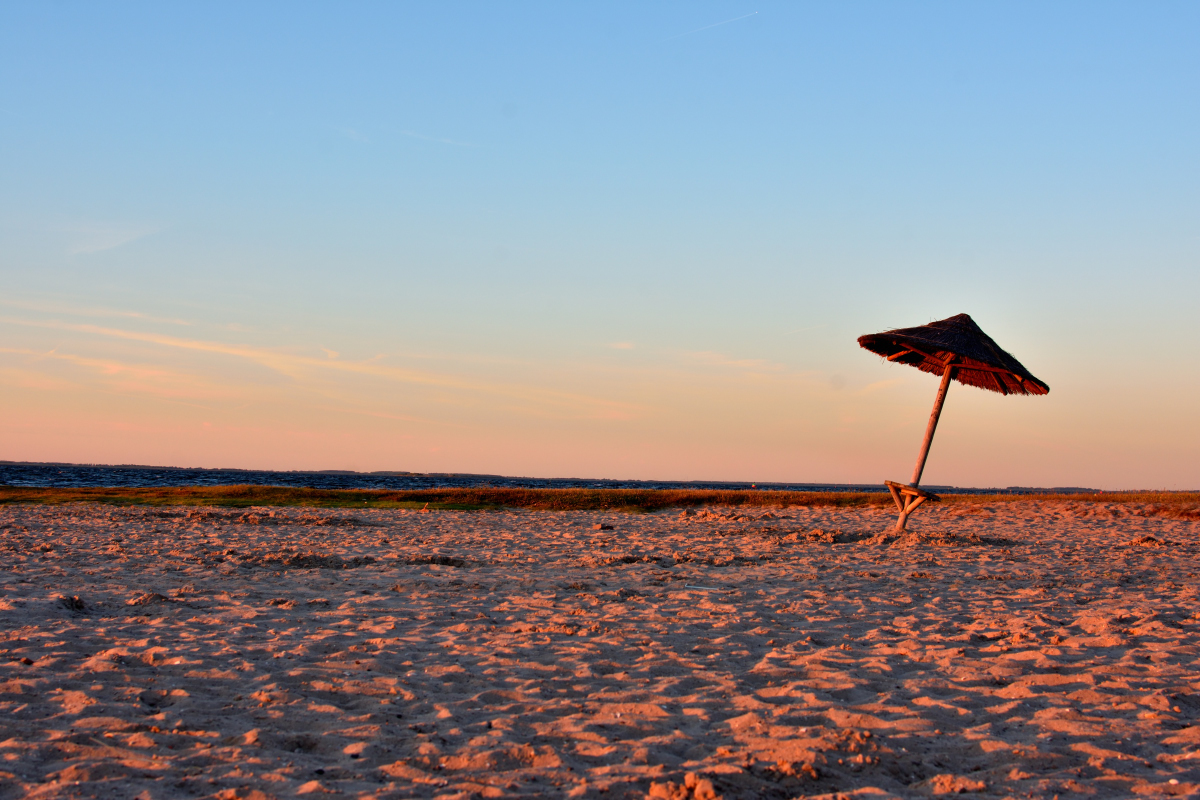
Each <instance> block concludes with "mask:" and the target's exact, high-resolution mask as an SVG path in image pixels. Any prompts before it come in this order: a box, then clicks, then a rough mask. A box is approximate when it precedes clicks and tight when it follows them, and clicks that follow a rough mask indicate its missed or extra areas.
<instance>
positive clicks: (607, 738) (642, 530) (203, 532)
mask: <svg viewBox="0 0 1200 800" xmlns="http://www.w3.org/2000/svg"><path fill="white" fill-rule="evenodd" d="M891 520H892V515H891V514H890V513H887V512H885V511H883V510H880V509H848V510H838V509H832V508H786V509H779V508H776V509H771V508H755V509H742V510H733V509H728V508H705V509H700V510H699V511H695V510H693V511H687V512H682V513H681V512H680V511H679V510H674V511H664V512H658V513H652V514H621V513H596V512H579V511H576V512H541V511H526V510H516V511H484V512H451V511H436V512H429V513H419V512H417V511H410V510H377V509H363V510H356V509H304V508H274V509H272V508H253V509H248V510H246V509H230V508H200V509H195V508H185V507H165V508H141V507H111V506H102V505H80V504H71V505H64V506H57V507H54V506H33V505H30V506H22V505H10V506H5V507H2V508H0V545H2V547H3V549H2V550H0V558H2V559H3V562H2V563H3V571H2V572H0V580H2V581H3V586H2V589H0V627H2V630H0V634H2V639H3V641H2V643H0V669H2V670H3V673H2V678H0V754H2V756H3V762H2V763H0V798H3V799H5V800H7V798H17V797H38V798H42V797H47V798H48V797H55V798H57V797H81V798H82V797H88V798H93V797H114V798H169V797H181V798H191V797H216V798H222V800H232V798H265V797H288V796H294V795H313V796H321V795H324V794H333V795H345V796H353V797H380V798H385V797H462V798H467V797H534V796H551V797H553V796H564V797H606V798H616V797H645V796H651V797H662V798H685V797H689V798H691V797H694V798H714V797H726V798H735V797H766V798H775V797H778V798H790V797H822V796H825V797H840V796H850V797H862V798H872V799H874V798H886V797H892V796H896V797H925V796H931V795H939V794H953V793H968V795H969V796H978V797H1013V798H1026V797H1033V798H1047V800H1049V798H1053V797H1055V796H1058V797H1063V798H1065V797H1069V796H1076V795H1078V796H1090V797H1129V796H1133V795H1144V796H1148V797H1157V796H1189V797H1190V796H1195V795H1197V794H1200V790H1198V786H1200V723H1198V722H1197V717H1198V716H1200V661H1198V660H1197V659H1198V657H1200V648H1198V647H1197V644H1198V639H1197V631H1198V629H1200V602H1198V598H1197V592H1196V572H1197V563H1196V556H1197V553H1198V547H1197V544H1198V542H1200V538H1198V534H1200V521H1198V520H1197V519H1195V518H1189V517H1188V516H1187V515H1180V514H1178V513H1177V512H1174V511H1171V510H1169V509H1164V508H1160V507H1156V506H1152V505H1132V504H1126V505H1121V504H1111V503H1093V502H1087V501H1072V500H1069V499H1064V500H1062V501H1023V502H1012V503H995V504H983V503H979V504H946V505H942V506H936V505H935V506H932V507H929V508H927V509H924V508H923V509H922V510H921V511H920V512H919V513H918V514H917V515H916V516H915V517H914V518H913V520H912V522H911V524H910V535H908V536H906V537H904V538H902V539H900V540H896V541H893V540H892V539H891V537H879V536H874V534H877V533H878V532H880V531H883V530H885V529H886V528H888V526H889V525H890V522H891ZM609 526H611V527H609Z"/></svg>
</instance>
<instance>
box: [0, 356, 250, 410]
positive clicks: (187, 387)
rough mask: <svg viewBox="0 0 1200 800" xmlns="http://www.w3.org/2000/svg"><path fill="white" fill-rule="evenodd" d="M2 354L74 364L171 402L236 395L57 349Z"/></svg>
mask: <svg viewBox="0 0 1200 800" xmlns="http://www.w3.org/2000/svg"><path fill="white" fill-rule="evenodd" d="M0 353H5V354H9V355H18V356H25V357H26V363H33V364H36V363H38V362H40V361H57V362H62V363H67V364H71V365H73V366H76V367H80V368H82V369H85V370H88V371H90V372H95V373H99V374H101V375H103V376H105V377H107V378H110V379H112V383H111V386H112V388H115V389H119V390H123V391H134V392H137V393H139V394H148V395H153V396H155V397H161V398H168V399H172V400H178V399H181V398H185V397H188V398H194V397H197V396H198V395H206V396H209V397H212V396H217V395H224V396H232V395H234V394H236V392H235V391H234V390H233V389H231V388H229V387H222V386H220V385H218V384H215V383H213V382H212V381H209V380H207V379H205V378H203V377H201V376H197V375H192V374H188V373H184V372H177V371H175V370H169V369H163V368H162V367H158V366H153V365H148V364H131V363H126V362H123V361H117V360H115V359H111V358H91V357H88V356H81V355H76V354H73V353H60V352H58V350H57V349H55V350H51V351H49V352H39V351H37V350H30V349H27V348H16V347H0Z"/></svg>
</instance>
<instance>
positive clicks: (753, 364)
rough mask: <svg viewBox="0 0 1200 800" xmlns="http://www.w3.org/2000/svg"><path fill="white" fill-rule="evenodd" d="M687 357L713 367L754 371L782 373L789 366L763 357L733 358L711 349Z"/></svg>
mask: <svg viewBox="0 0 1200 800" xmlns="http://www.w3.org/2000/svg"><path fill="white" fill-rule="evenodd" d="M687 357H688V358H690V359H691V360H692V361H698V362H700V363H701V364H707V365H709V366H713V367H731V368H734V369H743V370H752V371H754V372H776V373H780V372H786V371H787V367H785V366H784V365H783V364H776V363H774V362H771V361H766V360H764V359H761V358H731V357H730V356H727V355H725V354H723V353H715V352H712V351H710V350H702V351H699V352H691V353H687Z"/></svg>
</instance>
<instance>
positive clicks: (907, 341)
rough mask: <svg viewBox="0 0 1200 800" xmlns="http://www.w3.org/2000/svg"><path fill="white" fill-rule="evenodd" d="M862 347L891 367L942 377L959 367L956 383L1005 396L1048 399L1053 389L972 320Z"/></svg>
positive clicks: (878, 336) (961, 317)
mask: <svg viewBox="0 0 1200 800" xmlns="http://www.w3.org/2000/svg"><path fill="white" fill-rule="evenodd" d="M858 343H859V345H861V346H862V347H864V348H866V349H867V350H870V351H871V352H872V353H878V354H879V355H881V356H883V357H884V358H886V359H887V360H888V361H896V362H898V363H901V364H908V365H909V366H912V367H916V368H917V369H919V370H921V371H923V372H930V373H933V374H934V375H942V374H943V373H945V371H946V367H947V366H949V365H951V364H953V365H954V370H953V374H952V377H953V379H954V380H956V381H958V382H959V383H963V384H966V385H967V386H978V387H979V388H980V389H988V390H989V391H993V392H999V393H1000V394H1048V393H1049V392H1050V387H1049V386H1047V385H1046V384H1045V383H1043V382H1042V381H1040V380H1038V379H1037V378H1035V377H1033V375H1032V374H1031V373H1030V372H1029V370H1027V369H1025V367H1023V366H1021V362H1019V361H1017V360H1016V359H1015V358H1013V357H1012V356H1011V355H1009V354H1008V353H1006V352H1005V351H1004V350H1001V349H1000V345H998V344H996V343H995V342H993V341H992V338H991V337H990V336H988V335H987V334H986V333H984V332H983V331H982V330H981V329H980V327H979V326H978V325H976V324H975V320H973V319H971V318H970V317H969V316H968V315H966V314H956V315H954V316H953V317H948V318H946V319H942V320H938V321H937V322H931V323H929V324H928V325H921V326H920V327H916V328H897V329H895V330H890V331H884V332H883V333H872V334H868V335H866V336H860V337H858Z"/></svg>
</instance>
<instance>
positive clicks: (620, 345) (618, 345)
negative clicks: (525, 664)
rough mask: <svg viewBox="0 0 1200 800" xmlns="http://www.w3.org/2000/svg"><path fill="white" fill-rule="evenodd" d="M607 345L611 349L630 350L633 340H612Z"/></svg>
mask: <svg viewBox="0 0 1200 800" xmlns="http://www.w3.org/2000/svg"><path fill="white" fill-rule="evenodd" d="M609 347H611V348H612V349H613V350H632V349H633V342H612V343H611V344H609Z"/></svg>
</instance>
